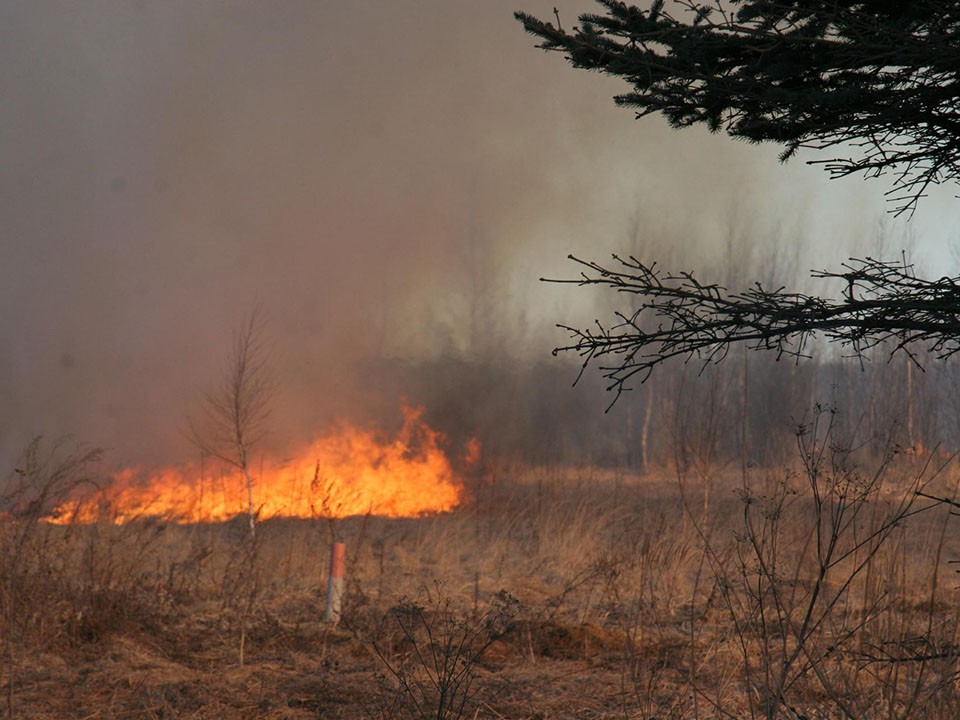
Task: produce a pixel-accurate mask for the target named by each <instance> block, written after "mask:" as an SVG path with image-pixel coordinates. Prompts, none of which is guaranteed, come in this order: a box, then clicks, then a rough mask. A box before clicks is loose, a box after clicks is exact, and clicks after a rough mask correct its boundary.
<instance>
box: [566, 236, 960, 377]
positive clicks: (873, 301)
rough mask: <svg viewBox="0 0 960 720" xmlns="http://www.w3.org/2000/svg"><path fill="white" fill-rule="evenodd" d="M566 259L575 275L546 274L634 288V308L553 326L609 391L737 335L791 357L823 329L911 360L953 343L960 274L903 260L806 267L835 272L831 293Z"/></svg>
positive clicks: (705, 357) (706, 354)
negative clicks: (938, 272) (919, 270)
mask: <svg viewBox="0 0 960 720" xmlns="http://www.w3.org/2000/svg"><path fill="white" fill-rule="evenodd" d="M571 259H572V260H574V261H575V262H577V263H579V264H580V265H581V266H583V267H584V268H585V269H584V270H583V271H582V273H581V276H580V278H579V279H576V280H561V281H554V282H569V283H575V284H579V285H601V286H606V287H608V288H611V289H612V290H614V291H616V292H619V293H626V294H629V295H633V296H635V297H636V298H637V301H636V305H635V307H634V309H633V310H632V311H631V312H630V313H629V314H626V313H617V314H616V321H615V322H614V323H613V324H612V325H610V326H609V327H607V326H604V325H602V324H601V323H600V322H599V321H597V323H596V327H595V328H593V329H591V328H588V329H585V330H581V329H577V328H573V327H569V326H561V327H564V328H565V329H566V330H568V331H569V332H570V335H571V338H572V340H573V342H572V343H571V344H569V345H566V346H564V347H561V348H558V350H559V351H575V352H577V353H579V354H580V355H581V357H583V368H586V367H587V365H589V364H590V363H591V362H594V361H595V362H597V363H598V364H599V366H600V369H601V371H602V372H603V374H604V376H605V377H607V378H608V379H609V380H610V381H611V384H610V389H612V390H615V391H616V394H617V396H619V394H620V393H621V392H622V391H623V390H626V389H628V388H629V384H630V382H631V381H632V380H635V379H639V380H640V381H641V382H642V381H643V380H646V379H647V377H649V375H650V373H651V372H652V371H653V368H654V367H656V366H657V365H659V364H661V363H663V362H664V361H666V360H669V359H670V358H674V357H681V358H687V359H689V358H696V359H699V360H701V361H702V362H704V363H710V362H719V361H721V360H722V359H723V358H724V357H726V355H727V353H728V352H729V350H730V347H731V346H732V345H734V344H740V343H745V344H747V345H748V346H749V347H752V348H755V349H766V350H773V351H774V352H775V353H776V355H777V357H778V358H779V357H782V356H784V355H786V356H792V357H797V358H799V357H804V356H808V355H809V343H810V340H811V339H812V337H813V336H814V335H817V334H822V335H824V336H825V337H826V338H827V339H828V340H831V341H835V342H838V343H840V345H841V346H843V347H846V348H847V349H849V350H850V351H851V352H852V354H854V355H856V356H858V357H861V358H862V357H863V353H864V352H866V351H868V350H870V349H871V348H874V347H877V346H879V345H881V344H884V343H888V344H889V347H890V348H891V352H898V351H902V352H905V353H906V354H907V356H908V357H909V358H910V360H911V361H913V362H914V363H915V364H917V365H919V361H918V355H919V353H918V348H920V347H924V348H925V349H926V350H927V351H929V352H930V354H931V355H933V356H934V357H936V358H940V359H942V358H946V357H949V356H951V355H953V354H955V353H956V352H958V351H960V319H958V318H960V277H943V278H940V279H939V280H926V279H923V278H918V277H916V276H915V275H914V273H913V267H912V266H911V265H908V264H906V263H903V264H893V263H886V262H882V261H879V260H874V259H872V258H867V259H864V260H857V259H852V260H850V261H849V262H847V263H845V264H844V265H843V270H842V271H839V272H828V271H826V270H823V271H818V272H814V273H813V276H814V277H816V278H825V279H831V278H832V279H835V280H840V281H842V282H843V288H844V290H843V296H842V298H840V299H838V300H833V299H829V298H824V297H818V296H813V295H806V294H803V293H791V292H786V291H785V290H784V288H777V289H770V288H765V287H763V286H762V285H761V284H760V283H756V284H754V286H753V287H751V288H748V289H746V290H742V291H739V292H730V291H728V290H727V288H725V287H722V286H720V285H716V284H710V283H703V282H701V281H700V280H698V279H697V278H695V277H694V275H693V273H690V272H681V273H677V274H671V273H663V272H661V271H660V270H659V269H657V267H656V264H652V265H646V264H644V263H642V262H641V261H639V260H637V259H636V258H634V257H629V258H621V257H618V256H616V255H614V256H613V259H614V262H615V263H616V266H615V267H613V268H608V267H605V266H602V265H600V264H598V263H595V262H588V261H584V260H580V259H578V258H574V257H571ZM581 372H582V370H581Z"/></svg>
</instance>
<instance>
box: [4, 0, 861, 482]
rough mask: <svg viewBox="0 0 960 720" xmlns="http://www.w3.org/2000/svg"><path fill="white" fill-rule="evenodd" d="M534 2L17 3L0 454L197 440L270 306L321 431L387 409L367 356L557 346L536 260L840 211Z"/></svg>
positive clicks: (686, 252)
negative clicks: (221, 382)
mask: <svg viewBox="0 0 960 720" xmlns="http://www.w3.org/2000/svg"><path fill="white" fill-rule="evenodd" d="M519 4H520V5H522V4H523V3H519ZM552 8H553V3H551V4H550V5H549V6H547V5H542V6H537V4H536V3H532V4H531V3H527V4H526V6H525V7H524V9H528V10H532V11H534V12H540V13H541V14H549V13H550V12H551V11H552ZM515 9H520V8H519V7H518V0H511V1H510V2H506V1H504V0H496V1H489V2H461V1H453V2H451V1H450V0H428V1H426V2H424V1H423V0H403V1H400V2H390V3H382V2H373V1H370V0H358V1H356V2H349V3H334V2H294V1H290V2H275V3H258V2H232V3H196V2H192V0H191V1H187V0H172V1H170V2H163V3H154V2H125V3H66V2H55V1H53V0H40V1H37V0H15V1H14V2H7V3H4V4H3V6H2V8H0V68H2V71H0V97H3V98H4V101H3V103H2V105H0V156H2V157H3V163H2V165H0V187H2V191H0V216H2V217H3V219H4V227H3V235H2V241H0V242H2V243H3V248H2V251H3V262H2V263H0V403H2V407H3V408H4V412H3V415H2V417H0V459H2V460H4V463H3V464H4V466H9V463H10V462H12V460H11V459H10V458H12V457H13V456H14V455H15V453H16V451H17V449H18V448H20V447H22V446H23V444H24V443H25V442H26V440H27V439H28V438H29V437H31V436H33V435H36V434H44V435H47V436H51V437H57V436H60V435H63V434H74V435H76V436H77V437H79V438H81V439H83V440H86V441H89V442H92V443H96V444H99V445H103V446H105V447H107V448H110V449H113V450H114V451H115V452H116V453H117V454H118V455H122V456H123V457H124V458H125V460H127V461H133V460H142V461H145V462H160V461H163V460H170V459H177V457H178V456H182V455H183V454H184V453H186V452H189V446H188V444H187V443H186V442H185V441H184V439H183V435H182V432H181V428H182V427H183V426H184V423H185V418H186V417H187V416H188V415H189V413H190V410H191V408H192V407H194V406H195V404H196V400H197V398H198V397H199V396H200V395H201V394H202V393H203V392H204V391H205V390H206V389H207V388H208V387H209V386H210V385H211V384H212V383H214V382H216V381H217V379H218V378H219V377H220V375H221V374H222V371H223V365H224V362H225V359H226V355H227V354H228V352H229V346H230V338H231V333H232V332H233V331H234V330H235V329H236V328H237V327H238V326H239V325H240V324H241V323H242V322H243V320H244V318H245V317H247V316H248V315H249V313H250V312H251V311H253V310H254V309H255V308H258V307H259V308H262V310H263V314H264V316H265V317H266V319H267V325H266V328H267V329H266V334H267V337H266V338H265V339H266V341H267V344H268V345H269V347H270V348H271V362H272V365H273V367H274V371H275V373H276V376H277V380H278V384H279V386H280V387H281V388H282V390H281V392H280V396H279V397H278V399H277V407H276V409H275V422H276V428H277V432H278V433H279V434H280V435H291V434H303V433H307V432H310V431H312V430H313V429H315V428H317V427H321V426H322V425H323V424H324V423H326V422H328V421H329V420H330V419H332V418H333V417H335V416H337V415H338V414H340V413H341V412H344V411H348V410H349V409H351V408H352V409H353V411H354V412H358V411H357V410H356V408H362V407H363V406H364V404H365V403H368V402H372V403H373V404H377V405H378V406H379V405H386V404H395V402H396V399H395V398H393V397H389V398H385V397H383V395H384V394H385V393H388V391H387V390H386V389H384V388H378V387H375V386H373V387H372V386H371V384H370V383H368V382H367V378H365V377H364V376H363V372H362V368H363V367H364V363H365V362H366V361H368V360H369V359H371V358H383V357H394V358H397V357H399V358H405V359H408V360H416V359H417V358H424V357H433V356H436V355H437V354H439V353H454V354H466V355H474V356H484V357H486V358H487V359H488V360H490V361H493V362H502V363H511V362H516V361H517V358H531V357H545V356H546V355H547V354H548V351H549V349H550V348H551V347H552V346H553V344H555V343H556V341H557V339H558V336H557V334H556V331H555V330H554V329H553V328H552V326H553V323H555V322H557V321H560V320H569V319H575V318H577V317H578V316H579V315H583V316H585V317H586V316H589V315H590V314H591V313H592V312H593V310H592V308H590V307H589V305H588V304H587V303H586V302H585V301H584V300H582V299H581V297H580V296H579V295H577V294H576V293H572V292H571V291H570V290H569V289H567V288H558V287H554V286H549V285H543V284H541V283H538V282H537V278H539V277H540V276H542V275H548V276H567V275H569V274H570V272H571V271H572V268H570V267H568V265H567V263H566V262H565V261H564V258H565V256H566V254H567V253H570V252H573V253H577V254H579V255H584V256H589V257H598V258H603V257H605V256H607V254H608V253H609V252H610V251H612V250H616V249H619V248H621V247H625V246H630V247H636V246H637V245H638V244H639V245H640V246H647V245H649V246H650V247H658V248H661V249H662V248H664V247H670V246H676V247H678V248H679V249H680V252H679V257H684V258H690V257H696V258H698V259H701V258H704V257H706V258H710V257H711V255H710V253H714V255H713V257H719V253H720V250H719V248H721V247H722V246H721V244H720V241H719V240H717V238H716V235H717V231H716V229H717V228H718V227H720V226H723V225H724V223H725V222H726V221H727V219H728V218H729V217H730V216H731V212H733V210H734V209H737V208H739V210H737V211H738V212H744V213H746V214H748V215H750V216H751V217H752V216H758V217H761V218H769V217H770V215H771V211H775V213H776V214H777V217H781V218H782V217H791V218H794V219H795V221H796V222H798V223H800V222H805V223H807V224H808V225H809V228H808V229H805V230H804V231H803V233H801V235H803V236H804V237H805V238H807V236H808V235H809V236H810V237H814V238H815V237H816V236H817V235H821V234H823V233H821V232H820V230H822V229H823V223H824V222H833V220H834V219H835V218H836V217H838V216H839V214H840V211H836V210H834V211H830V210H827V209H824V208H829V207H834V208H835V207H838V206H831V205H829V203H827V204H826V205H824V202H825V201H824V198H825V197H826V196H827V193H826V192H825V191H824V190H823V186H824V184H825V180H824V179H823V178H822V176H821V174H820V173H819V172H818V171H816V170H810V169H808V168H805V167H804V166H803V165H796V166H793V167H791V168H788V169H787V170H786V171H783V170H782V169H781V168H778V167H777V166H776V161H775V155H776V150H775V149H773V148H769V149H768V148H759V149H758V148H747V147H745V146H740V145H736V144H733V143H730V142H728V141H725V140H723V139H720V138H712V137H709V136H707V135H705V134H701V133H698V132H696V131H691V132H685V133H680V134H678V133H674V132H673V131H671V130H669V129H668V128H666V127H665V126H664V125H663V123H661V122H659V121H657V120H648V121H645V122H644V123H639V124H638V123H636V122H635V121H634V120H633V118H632V116H631V114H630V113H629V112H625V111H623V110H618V109H616V108H615V107H614V105H613V103H612V102H611V99H610V97H611V96H612V95H613V94H614V93H616V92H618V91H620V90H621V89H622V88H621V86H620V85H618V84H617V83H616V82H613V81H610V80H608V79H605V78H602V77H598V76H595V75H594V76H591V75H587V74H585V73H581V72H574V71H572V70H571V69H570V68H569V67H568V66H566V65H565V64H564V63H563V62H562V60H561V58H559V57H558V56H555V55H554V56H548V55H546V54H544V53H542V52H540V51H537V50H536V49H534V48H533V47H532V41H531V40H530V38H528V37H527V36H525V35H524V34H523V32H522V31H521V29H520V27H519V25H518V24H517V23H516V22H514V21H513V19H512V17H511V12H512V11H513V10H515ZM590 9H592V8H591V7H590V4H588V3H586V2H567V3H564V4H563V5H561V6H560V12H561V16H562V17H564V18H569V21H570V22H571V23H572V22H573V19H574V16H575V15H576V13H577V12H580V11H583V10H590ZM846 187H847V188H850V187H851V186H850V185H847V186H846ZM857 188H858V189H859V185H857ZM851 196H852V195H851ZM845 197H847V196H845ZM857 197H859V196H857ZM844 202H845V203H846V204H845V205H843V207H844V208H847V209H845V210H843V212H844V214H845V215H850V214H853V213H850V212H849V209H848V206H849V202H851V201H849V200H845V201H844ZM853 202H861V201H859V200H854V201H853ZM872 202H873V201H870V200H867V201H862V204H864V205H866V206H867V207H866V212H867V214H869V212H872V211H873V207H874V205H873V204H871V203H872ZM831 212H833V214H831ZM638 218H639V221H638ZM811 218H813V219H811ZM824 218H826V220H824ZM764 222H766V221H764ZM760 226H761V227H765V226H763V225H762V223H761V225H760ZM637 228H640V229H641V230H642V232H641V231H640V230H637ZM808 230H809V232H808ZM631 233H633V235H631ZM803 241H804V242H806V241H807V240H803ZM758 242H762V241H759V240H758ZM704 248H710V250H709V252H707V253H706V254H705V255H704V254H702V251H703V250H704ZM578 303H579V304H580V305H579V307H578ZM454 383H455V381H454ZM451 391H452V392H456V387H453V388H451ZM558 392H562V389H560V388H558ZM371 398H372V399H371ZM597 404H598V406H599V407H602V405H603V400H602V399H598V403H597Z"/></svg>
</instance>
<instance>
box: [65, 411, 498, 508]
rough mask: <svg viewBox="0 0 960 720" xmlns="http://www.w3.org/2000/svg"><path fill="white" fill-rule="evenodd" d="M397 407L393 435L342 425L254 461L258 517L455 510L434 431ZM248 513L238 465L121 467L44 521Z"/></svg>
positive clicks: (455, 486)
mask: <svg viewBox="0 0 960 720" xmlns="http://www.w3.org/2000/svg"><path fill="white" fill-rule="evenodd" d="M403 414H404V423H403V428H402V429H401V430H400V432H399V434H398V435H397V437H396V438H394V439H386V438H384V437H382V436H381V435H378V434H377V433H374V432H372V431H369V430H361V429H358V428H356V427H353V426H351V425H348V424H343V425H341V426H340V428H339V429H338V431H337V432H335V433H331V434H329V435H326V436H323V437H321V438H319V439H317V440H315V441H314V442H313V443H311V444H310V445H308V446H307V447H305V448H303V449H302V450H301V451H300V452H299V453H297V454H296V456H295V457H293V458H289V459H286V460H273V461H267V460H264V461H263V462H262V463H257V466H255V467H252V468H250V469H251V475H253V478H254V506H255V510H256V512H257V515H258V517H259V518H261V519H266V518H272V517H299V518H310V517H347V516H350V515H364V514H367V513H370V514H373V515H381V516H385V517H416V516H419V515H423V514H426V513H434V512H445V511H448V510H452V509H453V508H455V507H456V506H457V505H458V504H459V503H460V500H461V496H462V492H463V486H462V482H461V481H460V480H459V478H458V477H457V475H456V473H455V472H454V469H453V465H452V463H451V461H450V459H449V458H448V457H447V455H446V453H444V451H443V450H442V449H441V447H440V445H441V442H442V439H443V438H442V436H441V434H440V433H438V432H436V431H434V430H432V429H430V428H429V427H428V426H427V425H426V424H425V423H424V422H423V420H422V415H423V409H422V408H407V407H405V408H404V409H403ZM478 455H479V444H478V443H477V442H476V441H471V442H470V443H468V447H467V449H466V453H465V457H464V462H465V464H470V463H472V462H475V461H476V458H477V457H478ZM247 512H248V500H247V488H246V484H245V480H244V478H243V476H242V473H240V472H239V471H238V470H237V469H236V468H227V467H217V468H215V469H214V471H213V472H211V471H210V469H209V468H202V469H201V468H198V467H195V466H194V467H186V468H166V469H162V470H154V471H149V472H147V471H144V470H142V469H140V468H128V469H126V470H122V471H120V472H118V473H116V474H115V475H114V476H113V477H112V478H111V482H110V483H109V485H108V486H107V487H104V488H101V489H98V491H97V492H96V493H95V494H90V493H88V494H87V495H86V496H84V497H78V498H75V499H73V500H70V501H68V502H65V503H62V504H61V505H59V506H58V507H57V508H56V509H55V510H54V512H53V513H52V514H51V522H55V523H60V524H68V523H90V522H96V521H98V520H101V519H109V520H110V521H112V522H115V523H124V522H129V521H131V520H136V519H143V518H146V517H163V518H166V519H168V520H170V521H173V522H180V523H187V522H219V521H223V520H228V519H230V518H232V517H235V516H237V515H241V514H246V513H247Z"/></svg>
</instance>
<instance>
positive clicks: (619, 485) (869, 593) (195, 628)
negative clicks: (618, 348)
mask: <svg viewBox="0 0 960 720" xmlns="http://www.w3.org/2000/svg"><path fill="white" fill-rule="evenodd" d="M806 450H807V451H808V452H807V454H805V455H801V454H798V458H797V462H796V467H794V468H777V469H771V470H759V469H747V470H745V473H746V474H745V475H744V471H741V470H740V469H739V468H730V467H727V468H718V469H715V470H713V471H711V472H700V473H699V474H696V475H686V474H684V473H679V474H678V473H677V472H675V471H666V470H664V471H660V472H658V473H648V474H647V475H645V476H642V477H638V476H629V475H626V474H622V473H616V472H611V471H598V470H589V469H587V470H570V469H566V470H563V469H558V468H529V467H522V468H520V467H501V468H487V470H486V471H485V473H484V474H483V476H482V477H478V478H476V479H475V481H474V484H473V486H472V488H471V499H470V500H469V502H467V503H466V504H465V505H463V506H462V507H461V508H460V509H458V510H457V511H455V512H452V513H449V514H442V515H437V516H432V517H423V518H419V519H407V520H387V519H383V518H376V517H354V518H348V519H342V520H327V519H322V518H317V519H314V520H270V521H265V522H263V523H261V524H260V525H259V527H258V530H257V533H256V535H255V536H254V537H252V538H251V536H250V533H249V530H248V527H247V525H246V520H245V519H243V518H240V519H238V520H236V521H234V522H230V523H224V524H216V525H192V526H191V525H176V524H172V523H164V522H161V521H157V520H154V521H147V520H144V521H139V522H133V523H128V524H125V525H113V524H111V523H109V522H106V521H105V522H102V523H96V524H87V525H75V526H59V525H52V524H49V523H46V522H42V521H38V520H37V516H38V514H39V513H40V512H41V510H40V508H42V507H44V505H45V504H49V501H50V499H51V498H50V496H52V495H53V494H55V492H56V490H57V488H58V483H61V484H62V483H63V482H67V481H68V480H69V478H70V476H71V473H73V472H76V471H77V470H78V468H79V467H80V466H81V465H82V458H79V459H78V458H76V457H73V458H68V459H67V460H66V461H58V462H57V463H54V464H43V463H41V464H38V465H37V466H36V467H32V468H29V469H28V470H27V471H25V472H24V473H22V474H21V476H20V480H21V481H22V482H21V484H20V485H18V486H17V490H16V492H17V493H19V494H18V495H15V494H10V495H9V496H8V497H7V498H6V505H7V508H8V509H9V512H7V514H6V515H4V516H3V518H2V521H0V522H2V525H0V532H2V534H3V545H2V547H3V555H2V566H0V573H2V575H0V581H2V587H0V591H2V595H0V603H2V611H3V612H2V618H0V622H2V630H3V637H2V642H3V646H2V656H0V690H2V703H0V707H2V708H3V713H2V715H3V716H5V717H8V716H12V717H20V718H104V719H108V718H384V719H387V718H421V717H430V718H461V717H462V718H511V719H519V718H542V719H544V720H547V719H553V718H556V719H559V718H724V717H725V718H743V717H758V718H772V717H783V718H811V719H813V718H842V717H848V718H881V717H882V718H913V717H923V718H956V717H960V687H958V682H957V675H956V672H957V655H958V653H957V647H958V638H957V632H958V628H957V620H958V617H960V614H958V609H960V608H958V597H957V589H956V585H957V582H956V579H955V575H954V572H953V566H952V565H951V564H950V563H951V561H952V560H953V559H956V558H960V518H955V517H952V516H951V515H950V513H949V508H948V507H947V506H945V505H943V504H939V505H937V506H936V507H933V508H932V509H927V510H923V511H921V512H917V511H918V510H920V509H921V508H923V507H927V506H930V505H933V504H935V503H934V502H933V501H931V500H928V499H926V498H924V497H923V496H918V495H917V494H916V490H917V488H918V487H921V484H922V487H921V489H922V491H923V492H924V493H926V494H929V495H933V496H938V497H953V495H954V491H955V485H956V483H957V478H958V474H957V473H956V471H955V470H954V469H953V466H952V465H950V464H947V465H946V467H945V468H940V467H939V466H937V464H936V463H933V462H927V460H925V459H924V458H917V457H914V456H908V455H903V456H898V457H895V458H893V459H892V461H891V462H890V463H889V464H885V463H883V462H881V461H877V460H871V461H863V462H859V463H858V462H857V461H856V458H854V457H852V456H850V455H849V454H848V453H845V452H843V451H839V450H837V449H836V448H834V449H830V448H828V447H809V448H806ZM58 473H59V474H58ZM11 487H12V486H11ZM11 492H12V491H11ZM30 492H32V493H33V495H29V493H30ZM44 493H47V494H46V495H45V494H44ZM105 513H107V514H108V513H109V509H105ZM334 540H336V541H343V542H345V543H346V545H347V555H348V580H347V594H346V599H345V606H344V614H343V618H342V621H341V622H340V623H339V625H337V626H336V627H331V626H329V625H326V624H324V622H323V611H324V604H325V600H326V597H325V596H326V575H327V571H328V558H329V552H330V546H331V542H333V541H334Z"/></svg>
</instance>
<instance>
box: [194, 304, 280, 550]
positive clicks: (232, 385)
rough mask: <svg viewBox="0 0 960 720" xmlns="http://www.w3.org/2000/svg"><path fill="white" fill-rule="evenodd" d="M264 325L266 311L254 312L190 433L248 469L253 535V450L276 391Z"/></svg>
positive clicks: (203, 446)
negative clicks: (219, 381) (268, 359)
mask: <svg viewBox="0 0 960 720" xmlns="http://www.w3.org/2000/svg"><path fill="white" fill-rule="evenodd" d="M262 324H263V322H262V319H261V313H260V312H259V311H254V312H252V313H251V314H250V316H249V317H248V318H247V320H246V321H245V323H244V324H243V326H242V327H241V329H240V330H239V332H237V333H236V334H235V335H234V338H233V347H232V350H231V352H230V357H229V359H228V361H227V366H226V369H225V372H224V376H223V379H222V381H221V383H220V385H218V386H217V387H215V388H214V390H212V391H211V392H209V393H207V394H206V395H205V396H204V397H203V402H202V407H201V416H200V418H199V419H198V421H197V422H194V421H191V423H190V434H191V438H192V440H193V442H194V444H196V446H197V447H198V448H199V449H200V451H201V452H202V453H204V454H205V455H209V456H212V457H215V458H217V459H218V460H220V461H222V462H224V463H226V464H227V465H230V466H232V467H234V468H236V469H237V470H239V471H240V472H241V473H242V474H243V479H244V481H245V483H246V488H247V513H248V518H249V522H250V534H251V536H252V535H255V534H256V527H257V513H256V506H255V504H254V497H253V484H254V482H253V481H254V478H253V474H252V470H251V462H252V455H253V451H254V448H255V447H256V445H257V443H258V442H259V441H260V440H262V439H263V435H264V432H265V430H266V421H267V418H268V416H269V414H270V401H271V399H272V397H273V393H274V384H273V381H272V380H271V378H270V375H269V373H268V371H267V362H266V360H267V358H266V350H265V348H264V345H263V339H262Z"/></svg>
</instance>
